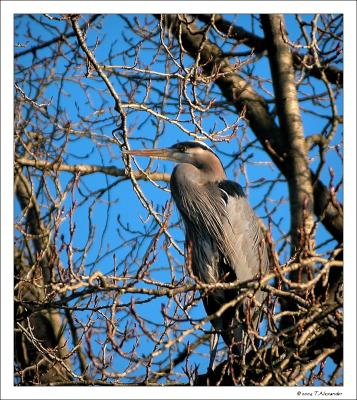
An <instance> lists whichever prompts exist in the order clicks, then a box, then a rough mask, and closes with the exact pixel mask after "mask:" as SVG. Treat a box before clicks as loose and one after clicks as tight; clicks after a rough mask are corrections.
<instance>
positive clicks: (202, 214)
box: [123, 142, 268, 365]
mask: <svg viewBox="0 0 357 400" xmlns="http://www.w3.org/2000/svg"><path fill="white" fill-rule="evenodd" d="M123 152H124V153H125V154H129V155H133V156H134V155H135V156H146V157H151V158H157V159H164V160H172V161H175V162H176V163H178V165H176V167H175V168H174V170H173V172H172V175H171V181H170V187H171V194H172V197H173V199H174V201H175V203H176V205H177V207H178V210H179V212H180V214H181V216H182V219H183V221H184V224H185V228H186V246H187V248H188V252H189V253H190V255H191V268H192V272H193V274H194V276H195V277H196V279H197V280H198V281H201V282H204V283H208V284H214V283H217V282H223V283H225V282H234V281H237V280H238V281H240V282H243V281H248V280H251V279H253V278H255V277H257V276H259V274H261V273H264V272H265V271H266V270H267V268H268V254H267V249H266V244H265V241H264V236H263V233H262V230H261V228H260V225H259V222H258V219H257V217H256V215H255V213H254V211H253V210H252V208H251V207H250V205H249V204H248V202H247V199H246V197H245V195H244V192H243V189H242V187H241V186H240V185H239V184H238V183H236V182H233V181H230V180H227V177H226V174H225V171H224V168H223V166H222V163H221V161H220V159H219V158H218V157H217V155H216V154H215V153H214V152H213V151H212V150H211V149H210V147H208V146H207V145H206V144H204V143H202V142H182V143H177V144H175V145H174V146H172V147H169V148H163V149H143V150H123ZM238 294H239V293H237V290H228V289H226V290H223V289H215V290H210V291H208V293H206V295H205V296H203V302H204V306H205V309H206V312H207V314H208V315H212V314H215V313H217V312H218V314H220V313H219V310H220V309H221V307H222V305H224V304H227V303H228V302H232V304H233V303H234V299H236V298H237V296H238ZM254 298H255V300H257V302H258V304H259V303H261V302H262V300H263V294H262V292H261V291H257V292H256V293H255V296H254ZM259 313H260V311H259V307H257V306H256V305H255V303H254V301H252V300H251V301H249V300H247V299H245V300H244V301H242V302H239V303H238V304H235V305H234V304H233V306H232V307H228V308H227V309H226V310H225V311H224V312H223V313H222V314H221V315H217V317H216V318H214V319H212V321H211V322H212V325H213V327H214V329H215V331H216V332H217V333H220V334H221V335H222V337H223V340H224V341H225V343H226V344H227V346H228V347H229V348H230V349H231V351H232V352H233V353H235V354H241V352H242V349H243V347H242V346H243V345H242V338H243V331H244V326H247V323H248V320H249V321H250V322H253V323H254V324H255V326H256V325H257V321H258V319H259V318H260V317H259ZM246 337H248V336H247V335H246ZM217 339H218V335H216V336H215V343H214V346H213V347H214V349H212V353H215V349H216V345H217ZM211 364H212V358H211V360H210V365H211Z"/></svg>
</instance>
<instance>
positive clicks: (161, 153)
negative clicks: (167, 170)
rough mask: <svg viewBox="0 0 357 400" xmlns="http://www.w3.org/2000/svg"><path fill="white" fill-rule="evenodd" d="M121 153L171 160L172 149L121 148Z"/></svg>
mask: <svg viewBox="0 0 357 400" xmlns="http://www.w3.org/2000/svg"><path fill="white" fill-rule="evenodd" d="M122 153H123V154H128V155H130V156H142V157H150V158H157V159H160V160H172V159H173V151H172V150H171V149H142V150H122Z"/></svg>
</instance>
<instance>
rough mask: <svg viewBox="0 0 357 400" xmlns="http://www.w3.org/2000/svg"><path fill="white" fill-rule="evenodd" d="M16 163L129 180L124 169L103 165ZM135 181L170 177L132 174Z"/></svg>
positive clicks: (42, 162) (167, 176)
mask: <svg viewBox="0 0 357 400" xmlns="http://www.w3.org/2000/svg"><path fill="white" fill-rule="evenodd" d="M16 162H17V163H18V164H20V165H23V166H27V167H34V168H38V169H42V170H51V171H64V172H71V173H73V174H76V173H80V174H82V175H88V174H96V173H101V174H106V175H111V176H116V177H120V176H122V177H123V178H127V179H129V176H128V174H127V173H126V172H125V169H122V168H117V167H106V166H103V165H88V164H76V165H68V164H62V163H58V162H55V163H51V162H49V161H46V160H29V159H28V158H18V159H17V160H16ZM133 174H134V176H135V179H138V180H139V179H142V180H153V181H163V182H169V181H170V175H169V174H165V173H159V172H155V173H148V174H144V173H142V172H133Z"/></svg>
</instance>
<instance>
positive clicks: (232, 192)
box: [218, 180, 268, 281]
mask: <svg viewBox="0 0 357 400" xmlns="http://www.w3.org/2000/svg"><path fill="white" fill-rule="evenodd" d="M218 187H219V189H220V192H221V196H222V199H223V201H224V203H225V214H224V217H223V226H224V241H225V242H227V244H226V245H225V247H226V248H225V249H224V252H225V253H226V254H225V255H226V257H228V259H229V261H230V262H229V264H230V266H231V268H232V269H233V270H234V272H235V274H236V276H237V278H238V279H239V280H241V281H246V280H249V279H252V278H254V277H255V276H256V275H257V274H259V273H264V272H265V271H266V270H267V267H268V254H267V249H266V245H265V241H264V236H263V232H262V230H261V227H260V225H259V220H258V218H257V216H256V214H255V212H254V210H253V209H252V208H251V206H250V205H249V203H248V201H247V199H246V197H245V194H244V192H243V189H242V187H241V186H240V185H239V184H238V183H236V182H233V181H228V180H226V181H222V182H220V183H219V184H218ZM222 244H223V243H222Z"/></svg>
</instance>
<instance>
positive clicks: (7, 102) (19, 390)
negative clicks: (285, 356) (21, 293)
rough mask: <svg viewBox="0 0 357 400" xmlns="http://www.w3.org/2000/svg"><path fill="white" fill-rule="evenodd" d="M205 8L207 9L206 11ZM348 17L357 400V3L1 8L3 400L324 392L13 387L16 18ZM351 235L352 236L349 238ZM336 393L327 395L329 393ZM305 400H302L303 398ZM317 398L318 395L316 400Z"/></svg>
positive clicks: (350, 316) (350, 295)
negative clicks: (135, 15)
mask: <svg viewBox="0 0 357 400" xmlns="http://www.w3.org/2000/svg"><path fill="white" fill-rule="evenodd" d="M203 6H204V7H203ZM203 9H204V12H205V13H212V12H219V13H276V12H282V13H314V12H320V13H334V12H335V13H344V25H345V32H344V34H345V38H347V40H345V43H344V50H345V62H344V81H345V102H344V108H345V110H344V111H345V112H344V114H345V117H344V121H345V127H346V128H345V138H344V145H345V146H344V151H345V157H344V160H345V161H344V163H345V168H344V178H345V182H346V183H348V184H345V196H344V206H345V210H346V212H347V215H348V226H347V227H345V228H346V229H345V238H346V243H345V260H346V262H345V302H346V303H345V315H346V316H347V318H346V319H345V336H346V338H345V343H348V349H346V350H347V352H345V363H346V366H345V373H344V381H345V385H344V386H343V387H336V390H338V391H340V392H342V393H343V394H342V396H337V397H333V396H322V397H321V398H324V397H327V398H341V399H353V398H356V388H355V380H356V359H355V358H352V357H355V355H356V332H355V328H356V307H355V305H356V285H355V283H356V253H355V243H356V191H355V188H356V120H355V116H356V3H355V2H354V1H352V2H351V1H328V2H327V1H323V2H319V1H307V2H301V1H299V2H297V1H229V2H227V1H220V2H218V1H204V2H200V1H131V2H124V1H83V2H82V1H6V2H4V1H2V2H1V53H2V54H1V56H2V57H1V61H2V64H1V84H2V88H1V270H0V271H1V304H2V310H1V327H2V329H1V398H4V399H15V398H16V399H19V398H21V399H33V398H36V399H66V398H76V399H92V398H96V399H104V398H105V399H118V398H123V399H125V398H136V399H149V398H150V399H180V398H195V399H215V398H220V399H223V398H224V399H226V398H227V399H233V398H245V399H270V398H272V399H276V400H278V399H295V398H319V397H317V396H315V395H314V391H315V390H316V389H318V388H305V387H304V388H286V387H263V388H260V387H247V388H239V387H209V388H205V387H174V388H172V387H145V388H144V387H13V386H12V385H13V359H12V353H13V330H12V327H13V312H12V311H13V309H12V298H13V293H12V289H13V272H12V271H13V268H12V265H13V250H12V249H13V230H12V226H13V220H12V216H13V197H12V193H13V190H12V188H13V173H12V168H11V166H12V165H13V154H12V153H13V146H12V137H13V134H12V132H13V121H12V116H13V104H12V99H13V74H12V72H13V47H12V45H13V15H14V14H16V13H76V12H79V13H81V12H82V13H137V10H140V12H141V13H185V12H191V13H200V12H202V11H203ZM347 230H348V231H347ZM330 389H331V390H332V388H326V390H327V391H330ZM299 391H300V392H303V393H305V395H300V396H298V394H297V393H298V392H299ZM308 394H310V395H308Z"/></svg>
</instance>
